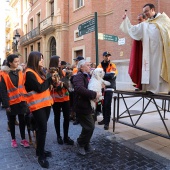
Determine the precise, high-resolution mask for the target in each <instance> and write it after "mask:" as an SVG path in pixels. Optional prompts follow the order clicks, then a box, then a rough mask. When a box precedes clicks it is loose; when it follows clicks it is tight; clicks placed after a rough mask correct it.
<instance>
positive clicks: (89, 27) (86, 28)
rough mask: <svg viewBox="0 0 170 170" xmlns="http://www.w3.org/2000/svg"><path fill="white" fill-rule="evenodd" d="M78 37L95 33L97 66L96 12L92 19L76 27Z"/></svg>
mask: <svg viewBox="0 0 170 170" xmlns="http://www.w3.org/2000/svg"><path fill="white" fill-rule="evenodd" d="M78 30H79V33H78V34H79V36H82V35H85V34H88V33H90V32H93V31H95V43H96V65H98V24H97V12H95V13H94V18H92V19H90V20H88V21H86V22H84V23H82V24H80V25H79V26H78Z"/></svg>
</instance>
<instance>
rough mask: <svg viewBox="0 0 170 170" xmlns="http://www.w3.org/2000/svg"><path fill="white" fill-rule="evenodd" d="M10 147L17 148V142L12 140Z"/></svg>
mask: <svg viewBox="0 0 170 170" xmlns="http://www.w3.org/2000/svg"><path fill="white" fill-rule="evenodd" d="M11 146H12V147H13V148H17V147H18V145H17V142H16V140H15V139H13V140H12V141H11Z"/></svg>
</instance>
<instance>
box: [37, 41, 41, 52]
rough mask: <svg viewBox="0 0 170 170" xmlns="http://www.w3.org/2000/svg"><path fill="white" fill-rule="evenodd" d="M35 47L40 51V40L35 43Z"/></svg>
mask: <svg viewBox="0 0 170 170" xmlns="http://www.w3.org/2000/svg"><path fill="white" fill-rule="evenodd" d="M37 49H38V51H39V52H40V49H41V48H40V42H38V43H37Z"/></svg>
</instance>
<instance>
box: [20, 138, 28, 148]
mask: <svg viewBox="0 0 170 170" xmlns="http://www.w3.org/2000/svg"><path fill="white" fill-rule="evenodd" d="M20 145H22V146H24V148H28V147H30V145H29V143H28V141H27V140H26V139H24V140H22V141H21V142H20Z"/></svg>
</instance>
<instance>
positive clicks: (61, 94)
mask: <svg viewBox="0 0 170 170" xmlns="http://www.w3.org/2000/svg"><path fill="white" fill-rule="evenodd" d="M62 74H63V76H65V75H66V73H65V72H64V71H63V70H62ZM51 96H52V98H53V100H54V102H66V101H69V100H70V97H69V92H68V90H67V89H66V88H65V87H61V90H58V91H56V89H55V88H53V89H52V90H51Z"/></svg>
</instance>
